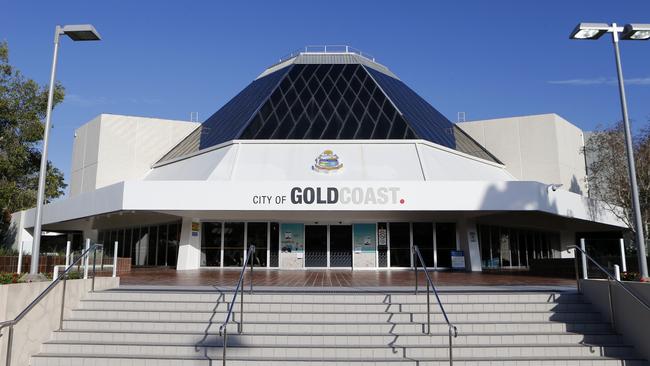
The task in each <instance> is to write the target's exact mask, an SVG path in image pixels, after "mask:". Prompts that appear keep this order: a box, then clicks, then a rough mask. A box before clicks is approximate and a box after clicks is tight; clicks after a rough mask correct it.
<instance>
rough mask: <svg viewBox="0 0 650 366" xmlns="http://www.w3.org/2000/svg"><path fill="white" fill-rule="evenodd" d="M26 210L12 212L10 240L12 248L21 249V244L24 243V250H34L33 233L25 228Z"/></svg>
mask: <svg viewBox="0 0 650 366" xmlns="http://www.w3.org/2000/svg"><path fill="white" fill-rule="evenodd" d="M25 212H26V211H19V212H16V213H13V214H11V223H10V224H9V237H8V238H7V239H8V241H9V242H12V243H13V244H12V248H13V249H16V250H19V249H20V244H21V243H22V244H23V251H24V252H27V253H31V252H32V240H33V237H32V233H31V232H29V231H27V230H25Z"/></svg>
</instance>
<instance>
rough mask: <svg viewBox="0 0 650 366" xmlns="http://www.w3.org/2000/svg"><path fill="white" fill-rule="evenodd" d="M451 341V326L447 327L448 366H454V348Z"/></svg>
mask: <svg viewBox="0 0 650 366" xmlns="http://www.w3.org/2000/svg"><path fill="white" fill-rule="evenodd" d="M452 342H453V340H452V336H451V325H450V326H449V366H453V364H454V352H453V350H454V346H453V343H452Z"/></svg>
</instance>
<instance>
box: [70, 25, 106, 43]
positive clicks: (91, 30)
mask: <svg viewBox="0 0 650 366" xmlns="http://www.w3.org/2000/svg"><path fill="white" fill-rule="evenodd" d="M61 33H63V34H65V35H66V36H68V37H70V39H72V40H73V41H99V40H100V39H101V37H100V36H99V32H97V30H96V29H95V27H93V26H92V25H91V24H75V25H66V26H64V27H63V28H61Z"/></svg>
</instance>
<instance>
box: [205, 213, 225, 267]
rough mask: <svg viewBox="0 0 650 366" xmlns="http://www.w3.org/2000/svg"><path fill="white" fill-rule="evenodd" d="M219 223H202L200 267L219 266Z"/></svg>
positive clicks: (220, 226)
mask: <svg viewBox="0 0 650 366" xmlns="http://www.w3.org/2000/svg"><path fill="white" fill-rule="evenodd" d="M221 228H222V224H221V223H220V222H204V223H203V228H202V229H203V230H202V234H203V235H201V266H209V267H219V266H221Z"/></svg>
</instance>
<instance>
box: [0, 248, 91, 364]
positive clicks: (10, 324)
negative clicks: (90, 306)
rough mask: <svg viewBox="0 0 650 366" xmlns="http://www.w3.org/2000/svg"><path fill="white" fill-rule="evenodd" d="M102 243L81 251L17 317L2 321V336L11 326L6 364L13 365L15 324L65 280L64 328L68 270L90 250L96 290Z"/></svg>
mask: <svg viewBox="0 0 650 366" xmlns="http://www.w3.org/2000/svg"><path fill="white" fill-rule="evenodd" d="M102 247H103V245H102V244H93V245H92V246H89V247H88V248H87V249H86V250H85V251H83V252H82V253H81V255H80V256H79V257H78V258H77V259H76V260H75V261H74V262H72V263H70V265H69V266H68V267H67V268H66V269H65V271H63V273H61V274H60V275H59V276H58V277H57V278H55V279H53V281H52V283H50V285H49V286H47V287H46V288H45V290H43V291H42V292H41V293H40V294H39V295H38V296H37V297H36V298H35V299H34V300H32V302H30V303H29V305H27V307H25V308H24V309H23V311H21V312H20V313H19V314H18V315H16V317H15V318H14V319H12V320H6V321H3V322H0V336H2V329H4V328H6V327H9V334H8V336H7V337H8V338H7V355H6V362H5V366H11V347H12V341H13V334H14V326H16V324H18V322H19V321H20V320H22V319H23V318H24V317H25V316H26V315H27V313H29V312H30V311H31V310H32V309H33V308H34V307H35V306H36V305H38V303H39V302H41V300H43V298H45V296H46V295H47V294H48V293H50V291H52V290H53V289H54V288H55V287H56V285H58V284H59V282H61V281H63V293H62V300H61V317H60V319H59V330H61V329H63V310H64V307H65V289H66V281H67V277H68V272H70V270H72V269H73V267H74V265H75V264H77V262H79V261H81V260H82V259H85V258H86V256H88V255H90V252H93V278H92V285H91V291H95V274H96V272H95V262H96V261H95V259H96V256H97V249H99V248H102Z"/></svg>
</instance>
